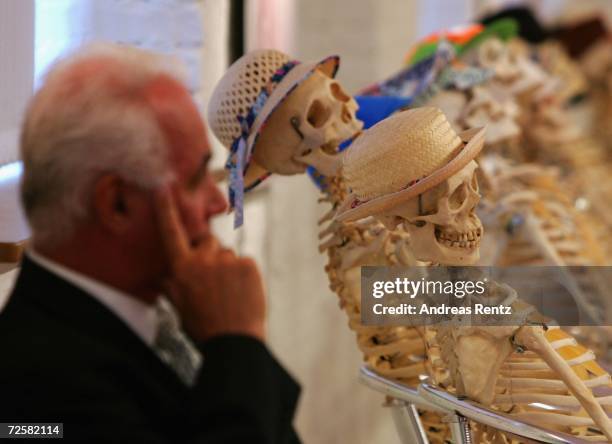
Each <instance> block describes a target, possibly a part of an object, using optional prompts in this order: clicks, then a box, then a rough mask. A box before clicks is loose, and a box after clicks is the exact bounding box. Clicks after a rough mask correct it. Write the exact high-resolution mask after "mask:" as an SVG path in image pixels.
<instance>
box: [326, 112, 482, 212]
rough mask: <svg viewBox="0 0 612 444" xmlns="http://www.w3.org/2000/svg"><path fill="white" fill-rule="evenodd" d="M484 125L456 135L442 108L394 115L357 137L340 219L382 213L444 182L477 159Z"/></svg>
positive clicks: (348, 162) (346, 162)
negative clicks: (347, 191)
mask: <svg viewBox="0 0 612 444" xmlns="http://www.w3.org/2000/svg"><path fill="white" fill-rule="evenodd" d="M484 135H485V130H484V128H475V129H471V130H467V131H464V132H462V133H460V134H457V133H456V132H455V131H454V130H453V128H452V127H451V125H450V123H449V122H448V120H447V119H446V116H445V115H444V114H443V113H442V111H441V110H440V109H438V108H434V107H425V108H416V109H411V110H408V111H403V112H401V113H398V114H395V115H393V116H391V117H389V118H388V119H385V120H383V121H381V122H379V123H378V124H376V125H374V126H373V127H372V128H370V129H369V130H367V131H365V132H364V133H363V134H362V135H361V136H360V137H358V138H357V139H356V140H355V141H354V142H353V145H352V146H351V147H350V148H349V149H348V150H347V155H346V156H345V157H344V167H343V170H342V171H343V175H344V177H345V179H346V182H347V185H348V186H349V187H350V189H351V194H350V195H349V196H348V198H347V199H346V200H345V201H344V203H343V204H342V205H341V206H340V208H339V209H338V212H337V214H336V219H337V220H339V221H352V220H356V219H362V218H364V217H367V216H371V215H374V214H378V213H381V212H383V211H385V210H387V209H389V208H391V207H393V206H395V205H398V204H400V203H402V202H405V201H407V200H410V199H412V198H414V197H416V196H418V195H419V194H421V193H423V192H425V191H427V190H429V189H431V188H433V187H434V186H436V185H438V184H439V183H442V182H443V181H445V180H446V179H448V178H449V177H450V176H452V175H453V174H456V173H457V172H458V171H459V170H461V169H462V168H463V167H464V166H466V165H467V164H468V163H469V162H470V161H471V160H472V159H474V158H475V157H476V156H477V155H478V153H479V152H480V150H481V149H482V147H483V144H484Z"/></svg>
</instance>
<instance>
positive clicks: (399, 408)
mask: <svg viewBox="0 0 612 444" xmlns="http://www.w3.org/2000/svg"><path fill="white" fill-rule="evenodd" d="M391 415H392V416H393V422H394V423H395V429H396V430H397V434H398V435H399V438H400V442H401V443H402V444H429V440H428V439H427V434H426V433H425V429H424V428H423V424H422V423H421V418H420V417H419V411H418V410H417V407H416V406H415V405H414V404H410V403H408V402H406V401H400V400H399V399H393V400H392V401H391Z"/></svg>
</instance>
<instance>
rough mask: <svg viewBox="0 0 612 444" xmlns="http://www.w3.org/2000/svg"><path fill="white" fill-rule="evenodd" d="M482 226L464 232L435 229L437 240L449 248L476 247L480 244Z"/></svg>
mask: <svg viewBox="0 0 612 444" xmlns="http://www.w3.org/2000/svg"><path fill="white" fill-rule="evenodd" d="M481 236H482V228H476V229H474V230H470V231H467V232H464V233H458V232H449V231H442V230H440V229H436V238H437V239H438V241H439V242H440V243H441V244H443V245H445V246H447V247H451V248H476V247H477V246H478V245H479V244H480V238H481Z"/></svg>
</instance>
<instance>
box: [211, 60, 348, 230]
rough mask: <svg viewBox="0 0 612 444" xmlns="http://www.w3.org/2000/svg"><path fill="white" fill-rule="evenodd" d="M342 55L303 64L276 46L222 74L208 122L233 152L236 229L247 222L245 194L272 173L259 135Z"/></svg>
mask: <svg viewBox="0 0 612 444" xmlns="http://www.w3.org/2000/svg"><path fill="white" fill-rule="evenodd" d="M338 65H339V58H338V57H337V56H331V57H327V58H326V59H324V60H322V61H320V62H316V63H300V62H299V61H297V60H292V59H291V58H290V57H289V56H288V55H287V54H284V53H282V52H280V51H276V50H273V49H264V50H257V51H252V52H249V53H248V54H245V55H244V56H243V57H241V58H240V59H238V60H237V61H236V62H235V63H234V64H233V65H232V66H230V68H229V69H228V71H227V72H226V73H225V75H224V76H223V77H222V78H221V80H220V81H219V83H218V84H217V86H216V87H215V90H214V91H213V94H212V97H211V99H210V102H209V105H208V123H209V125H210V127H211V129H212V131H213V133H214V134H215V136H216V137H217V138H218V139H219V140H220V141H221V143H222V144H223V145H225V147H226V148H227V149H228V150H229V151H230V153H229V156H228V159H227V163H226V168H227V169H228V170H229V172H230V175H229V201H230V205H231V207H232V208H233V209H234V213H235V216H234V217H235V218H234V227H235V228H238V227H239V226H241V225H242V223H243V199H244V193H245V192H247V191H249V190H251V189H253V188H254V187H255V186H257V185H258V184H259V183H261V181H263V180H264V179H265V178H266V177H268V176H269V175H270V171H267V170H266V169H265V168H263V167H262V166H261V165H258V164H257V162H255V161H254V160H253V151H254V150H255V149H256V146H257V137H258V135H259V134H260V132H261V131H262V129H263V128H264V126H265V124H266V121H267V120H268V119H269V118H270V116H271V115H272V113H273V112H274V110H275V109H276V108H277V107H278V106H279V104H280V103H282V101H283V100H284V99H285V98H286V97H287V96H289V94H290V93H291V92H292V91H293V90H294V89H295V88H296V87H297V86H298V85H299V84H301V83H302V82H303V81H304V80H306V79H307V78H308V77H309V76H310V75H311V74H312V73H313V72H314V71H315V70H317V69H318V70H320V71H321V72H323V73H324V74H326V75H328V76H329V77H334V76H335V75H336V71H337V70H338Z"/></svg>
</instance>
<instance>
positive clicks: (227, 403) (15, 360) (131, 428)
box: [0, 258, 299, 444]
mask: <svg viewBox="0 0 612 444" xmlns="http://www.w3.org/2000/svg"><path fill="white" fill-rule="evenodd" d="M198 347H199V348H200V350H201V352H202V353H203V355H204V364H203V366H202V370H201V373H200V376H199V378H198V381H197V383H196V385H195V387H193V388H191V389H188V388H187V387H185V386H184V385H183V384H182V383H181V381H180V380H179V379H178V377H177V376H176V375H175V373H174V372H173V371H172V370H171V369H170V368H169V367H167V366H166V365H165V364H164V363H162V362H161V361H160V359H159V358H158V357H157V356H156V355H155V353H154V352H153V351H152V350H150V349H149V348H148V347H147V345H146V344H145V343H144V342H143V341H141V340H140V338H139V337H138V336H136V335H135V334H134V333H133V332H132V331H131V330H130V329H129V328H128V327H127V326H126V325H125V324H124V323H123V322H122V321H121V320H120V319H119V318H117V317H116V316H115V315H114V314H113V313H112V312H111V311H109V310H108V309H107V308H106V307H105V306H103V305H102V304H101V303H99V302H98V301H97V300H96V299H94V298H92V297H91V296H89V295H87V294H84V293H83V292H82V291H81V290H79V289H78V288H76V287H74V286H73V285H71V284H69V283H68V282H66V281H64V280H62V279H61V278H59V277H57V276H55V275H53V274H52V273H50V272H48V271H46V270H45V269H43V268H41V267H39V266H38V265H36V264H35V263H33V262H32V261H30V260H28V259H27V258H25V259H24V261H23V266H22V270H21V274H20V275H19V277H18V279H17V283H16V286H15V289H14V290H13V292H12V295H11V298H10V300H9V302H8V304H7V306H6V307H5V309H4V311H3V312H2V313H0V422H11V421H22V422H63V423H64V438H65V439H75V440H79V441H80V442H92V441H95V442H148V443H166V442H168V443H169V442H172V443H182V442H188V443H211V444H212V443H295V442H299V440H298V438H297V435H296V434H295V432H294V430H293V427H292V425H291V421H292V418H293V414H294V410H295V405H296V402H297V398H298V395H299V387H298V385H297V384H296V383H295V382H294V381H293V380H292V379H291V377H290V376H289V375H288V374H287V373H286V372H285V371H284V370H283V369H282V367H281V366H280V365H279V364H278V363H277V362H276V361H275V359H274V358H273V357H272V355H271V354H270V352H269V351H268V350H267V348H266V347H265V345H264V344H262V343H261V342H259V341H257V340H256V339H253V338H249V337H246V336H219V337H216V338H213V339H211V340H208V341H206V342H204V343H201V344H198ZM38 442H40V441H38Z"/></svg>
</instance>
